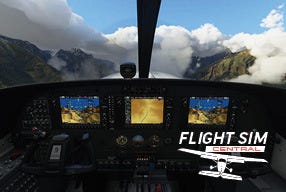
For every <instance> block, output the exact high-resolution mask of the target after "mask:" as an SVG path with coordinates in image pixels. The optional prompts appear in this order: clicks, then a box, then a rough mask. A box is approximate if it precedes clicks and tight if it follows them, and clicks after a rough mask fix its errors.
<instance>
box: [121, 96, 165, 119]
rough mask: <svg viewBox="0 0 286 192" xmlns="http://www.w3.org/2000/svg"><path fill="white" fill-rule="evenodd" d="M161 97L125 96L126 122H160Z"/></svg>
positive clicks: (162, 114) (162, 109) (162, 104)
mask: <svg viewBox="0 0 286 192" xmlns="http://www.w3.org/2000/svg"><path fill="white" fill-rule="evenodd" d="M163 111H164V98H163V97H125V115H126V120H125V122H126V124H162V123H163V117H164V112H163Z"/></svg>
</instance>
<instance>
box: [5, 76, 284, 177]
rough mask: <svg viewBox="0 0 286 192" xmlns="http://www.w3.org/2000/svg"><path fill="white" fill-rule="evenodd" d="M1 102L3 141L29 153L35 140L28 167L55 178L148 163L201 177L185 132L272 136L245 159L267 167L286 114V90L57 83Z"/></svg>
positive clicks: (10, 93)
mask: <svg viewBox="0 0 286 192" xmlns="http://www.w3.org/2000/svg"><path fill="white" fill-rule="evenodd" d="M0 96H1V101H0V102H1V106H2V107H1V108H2V109H1V112H0V113H1V114H0V117H1V123H2V126H1V127H2V128H1V134H2V135H5V133H7V132H10V131H11V132H12V139H13V142H14V144H15V146H16V148H24V149H26V148H27V146H28V147H30V148H31V141H33V140H35V139H38V140H37V142H36V143H37V144H36V146H34V148H33V155H30V156H31V157H29V158H27V159H26V162H29V163H30V165H31V166H30V167H29V166H28V168H27V169H26V170H28V172H29V171H30V172H32V173H35V172H37V171H38V169H36V167H37V166H38V167H41V168H43V167H45V168H43V169H45V170H50V171H49V172H48V171H46V173H53V171H51V170H55V169H57V168H58V167H61V166H62V167H63V166H65V167H69V166H75V165H78V167H77V168H78V169H77V171H78V170H80V169H81V168H82V170H83V171H84V170H96V171H118V170H133V169H135V168H136V167H138V166H141V165H144V166H151V164H150V163H152V166H154V168H162V169H167V170H169V171H178V170H181V171H197V170H198V167H199V166H200V165H201V164H203V162H201V160H200V159H199V157H196V156H192V155H190V154H186V153H182V152H180V151H178V149H179V148H181V147H186V148H190V149H195V150H201V151H203V150H204V147H205V145H204V144H201V143H200V144H199V143H196V144H193V145H189V143H188V142H183V143H180V142H179V140H180V136H181V133H182V132H193V133H194V134H198V133H200V132H213V133H215V132H218V133H220V132H235V133H240V132H268V133H269V134H268V139H267V143H266V149H265V152H264V153H245V154H243V156H251V157H252V156H254V157H260V158H264V159H267V160H270V159H271V153H272V147H273V143H274V142H275V138H274V133H275V132H280V134H282V135H283V130H281V129H279V128H280V127H279V126H278V125H279V124H280V123H281V122H283V121H284V118H285V111H284V108H285V107H286V101H285V98H286V97H285V96H286V92H285V90H283V89H277V88H271V87H263V86H258V85H244V84H237V83H227V82H199V81H190V80H162V79H161V80H160V79H132V80H130V79H129V80H128V79H127V80H126V79H125V80H119V79H117V80H97V81H81V82H66V83H52V84H41V85H29V86H22V87H15V88H9V89H5V90H2V91H1V92H0ZM41 136H42V137H41ZM67 137H69V138H70V139H68V140H65V138H67ZM59 138H60V139H59ZM71 138H72V139H71ZM51 141H52V144H51ZM85 141H88V142H85ZM235 142H236V141H235V139H234V140H233V141H232V143H233V144H234V145H235ZM83 143H84V144H83ZM82 146H85V147H84V149H83V148H82ZM61 147H63V148H61ZM55 150H56V151H61V150H62V154H66V155H67V154H68V155H67V157H66V158H65V159H64V160H63V161H61V162H60V163H59V162H57V160H60V159H62V156H61V155H60V156H59V155H57V154H56V152H55ZM37 151H38V152H37ZM27 153H28V152H27ZM87 154H88V155H87ZM86 155H87V156H86ZM26 156H29V155H26ZM82 162H84V163H82ZM47 165H48V166H47ZM84 165H85V166H84ZM31 167H32V168H34V169H31ZM42 171H43V170H42ZM77 171H76V170H75V169H74V170H73V169H72V171H70V172H68V173H69V174H73V173H81V171H79V172H77Z"/></svg>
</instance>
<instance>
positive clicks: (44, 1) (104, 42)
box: [0, 0, 286, 84]
mask: <svg viewBox="0 0 286 192" xmlns="http://www.w3.org/2000/svg"><path fill="white" fill-rule="evenodd" d="M285 6H286V1H285V0H216V1H215V0H162V4H161V10H160V13H159V22H158V25H157V28H156V33H155V38H154V45H153V50H152V58H151V72H162V73H167V74H171V75H173V76H176V77H179V78H181V77H183V74H184V73H185V72H186V71H187V70H188V72H191V73H194V72H195V71H196V70H197V69H199V67H200V66H199V64H197V65H196V66H195V67H193V68H191V69H189V68H190V63H191V62H192V57H194V56H196V57H208V56H213V55H215V54H218V53H221V52H223V51H228V50H230V51H231V52H233V53H236V52H239V51H242V50H246V49H247V50H249V52H250V54H251V55H252V56H254V57H255V58H256V60H255V63H254V64H253V65H252V66H251V67H249V68H248V74H244V75H241V76H239V77H237V78H234V79H231V80H230V81H235V82H245V83H256V84H261V83H275V84H276V83H282V82H283V83H285V82H286V32H285V24H284V12H285ZM136 25H137V15H136V0H25V1H23V0H0V34H1V35H4V36H8V37H11V38H15V39H22V40H25V41H29V42H31V43H33V44H35V45H37V46H38V47H39V48H41V49H47V50H51V51H52V52H53V53H56V52H57V51H58V50H59V49H64V50H70V49H72V48H80V49H82V50H83V51H85V52H86V53H89V54H92V55H93V56H94V57H95V58H99V59H105V60H108V61H111V62H113V63H114V66H115V68H116V70H117V71H119V66H120V64H122V63H125V62H134V63H135V64H137V63H138V33H137V27H136ZM83 62H84V63H82V65H81V68H80V70H79V72H78V75H75V74H68V72H67V71H64V70H65V66H66V65H67V63H66V62H65V61H63V60H61V59H60V58H58V57H56V55H54V56H53V57H52V58H51V59H50V60H49V61H48V64H49V65H51V66H52V67H54V68H56V69H57V70H59V71H61V72H62V73H64V74H65V76H66V77H65V78H66V80H74V79H70V78H77V79H87V78H90V77H94V76H95V74H96V73H98V68H97V67H96V66H95V65H94V64H93V63H92V62H88V61H83Z"/></svg>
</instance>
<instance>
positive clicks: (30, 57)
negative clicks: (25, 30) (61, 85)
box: [0, 35, 115, 88]
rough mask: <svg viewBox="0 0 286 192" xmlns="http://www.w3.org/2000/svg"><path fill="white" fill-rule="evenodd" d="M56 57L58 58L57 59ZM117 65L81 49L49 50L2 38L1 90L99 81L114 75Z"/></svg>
mask: <svg viewBox="0 0 286 192" xmlns="http://www.w3.org/2000/svg"><path fill="white" fill-rule="evenodd" d="M55 58H56V59H55ZM114 68H115V66H114V63H112V62H111V61H108V60H102V59H98V58H94V57H93V55H91V54H87V53H85V52H84V51H82V50H81V49H76V48H74V49H71V50H59V51H58V52H57V53H56V54H55V55H54V56H53V55H52V52H51V51H49V50H42V49H40V48H38V47H37V46H36V45H34V44H32V43H30V42H28V41H23V40H19V39H13V38H9V37H5V36H2V35H0V88H3V87H9V86H15V85H22V84H32V83H41V82H54V81H62V80H81V79H98V78H101V77H103V76H107V75H109V74H112V73H114V72H115V69H114Z"/></svg>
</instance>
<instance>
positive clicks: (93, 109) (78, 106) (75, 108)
mask: <svg viewBox="0 0 286 192" xmlns="http://www.w3.org/2000/svg"><path fill="white" fill-rule="evenodd" d="M60 106H61V119H62V123H64V124H100V105H99V98H98V97H95V96H92V97H90V96H89V97H65V96H62V97H60Z"/></svg>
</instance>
